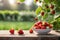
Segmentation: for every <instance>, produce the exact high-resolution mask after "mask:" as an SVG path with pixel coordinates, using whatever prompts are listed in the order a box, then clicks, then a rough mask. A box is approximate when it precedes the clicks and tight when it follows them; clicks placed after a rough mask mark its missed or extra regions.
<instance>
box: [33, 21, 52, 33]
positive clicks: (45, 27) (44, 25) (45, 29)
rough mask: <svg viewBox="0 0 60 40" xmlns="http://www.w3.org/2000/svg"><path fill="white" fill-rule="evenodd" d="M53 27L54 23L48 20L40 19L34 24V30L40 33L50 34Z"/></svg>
mask: <svg viewBox="0 0 60 40" xmlns="http://www.w3.org/2000/svg"><path fill="white" fill-rule="evenodd" d="M52 27H53V25H52V24H50V23H48V22H42V21H38V22H36V23H35V24H34V26H33V30H34V31H35V32H37V33H38V34H48V33H49V32H50V31H51V29H52Z"/></svg>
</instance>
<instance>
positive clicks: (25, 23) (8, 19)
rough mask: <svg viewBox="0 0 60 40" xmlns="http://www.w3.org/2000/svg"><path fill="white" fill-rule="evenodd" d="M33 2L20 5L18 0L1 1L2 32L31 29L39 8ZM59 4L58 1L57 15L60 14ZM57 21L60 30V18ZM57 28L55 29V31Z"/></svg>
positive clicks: (0, 23)
mask: <svg viewBox="0 0 60 40" xmlns="http://www.w3.org/2000/svg"><path fill="white" fill-rule="evenodd" d="M33 1H34V0H25V2H24V3H19V2H18V1H16V0H0V30H9V29H11V28H14V29H16V30H18V29H24V30H28V29H30V28H31V27H32V26H33V24H34V23H35V22H36V20H35V17H36V9H37V7H38V6H37V5H36V4H35V3H34V2H33ZM47 2H48V0H47ZM59 2H60V1H59V0H58V2H57V1H56V5H57V4H58V5H57V8H56V11H57V12H56V13H57V14H56V15H58V14H60V4H59ZM56 20H59V25H58V26H59V28H58V29H60V16H59V17H57V18H56ZM55 23H57V22H55ZM54 25H55V24H54ZM56 28H57V27H54V29H56Z"/></svg>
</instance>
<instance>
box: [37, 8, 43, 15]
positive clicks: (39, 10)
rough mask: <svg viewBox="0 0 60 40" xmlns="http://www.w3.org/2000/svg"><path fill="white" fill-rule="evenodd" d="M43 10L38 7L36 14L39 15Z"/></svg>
mask: <svg viewBox="0 0 60 40" xmlns="http://www.w3.org/2000/svg"><path fill="white" fill-rule="evenodd" d="M41 10H42V8H41V7H38V8H37V9H36V14H37V15H38V14H39V13H40V12H41Z"/></svg>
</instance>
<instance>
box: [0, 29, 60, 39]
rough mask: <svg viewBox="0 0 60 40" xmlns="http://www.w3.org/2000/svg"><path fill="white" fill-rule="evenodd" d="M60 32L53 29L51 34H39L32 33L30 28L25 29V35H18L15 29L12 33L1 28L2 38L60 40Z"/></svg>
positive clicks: (0, 36)
mask: <svg viewBox="0 0 60 40" xmlns="http://www.w3.org/2000/svg"><path fill="white" fill-rule="evenodd" d="M59 38H60V33H57V32H55V31H54V30H52V31H51V32H50V33H49V34H46V35H38V34H37V33H36V32H34V33H32V34H30V33H29V31H28V30H24V35H18V33H17V31H15V34H14V35H11V34H10V33H9V31H8V30H0V40H60V39H59Z"/></svg>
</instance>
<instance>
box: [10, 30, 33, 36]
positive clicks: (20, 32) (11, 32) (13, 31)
mask: <svg viewBox="0 0 60 40" xmlns="http://www.w3.org/2000/svg"><path fill="white" fill-rule="evenodd" d="M9 32H10V34H12V35H14V33H15V30H14V29H10V30H9ZM17 33H18V34H19V35H23V34H24V31H23V30H22V29H20V30H18V32H17ZM29 33H33V30H32V29H30V30H29Z"/></svg>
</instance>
